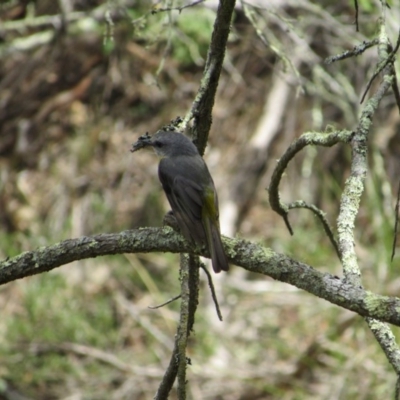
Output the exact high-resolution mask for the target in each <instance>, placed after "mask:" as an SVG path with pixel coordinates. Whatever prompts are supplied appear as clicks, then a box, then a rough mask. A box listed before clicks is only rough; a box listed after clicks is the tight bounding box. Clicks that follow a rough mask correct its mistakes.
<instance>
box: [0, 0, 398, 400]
mask: <svg viewBox="0 0 400 400" xmlns="http://www.w3.org/2000/svg"><path fill="white" fill-rule="evenodd" d="M188 3H189V2H183V1H172V0H171V1H164V2H161V3H158V4H156V3H155V2H154V3H152V2H150V1H147V0H143V1H139V0H137V1H134V0H131V1H130V0H119V1H101V0H59V1H54V0H3V1H2V2H1V3H0V258H2V259H3V258H6V257H8V256H13V255H16V254H19V253H20V252H22V251H25V250H30V249H34V248H36V247H38V246H43V245H50V244H53V243H55V242H57V241H60V240H64V239H67V238H71V237H77V236H80V235H91V234H96V233H101V232H113V231H120V230H123V229H131V228H136V227H140V226H148V225H153V226H160V225H161V223H162V218H163V215H164V213H165V212H166V211H167V209H168V206H167V202H166V200H165V198H164V195H163V193H162V190H161V188H160V184H159V182H158V179H157V160H156V159H155V157H154V156H153V155H152V154H151V153H145V152H143V153H140V154H135V155H132V154H130V153H129V148H130V144H131V143H132V142H134V141H135V140H136V139H137V137H138V136H139V135H141V134H143V133H145V132H146V131H149V132H150V133H152V132H154V131H156V130H157V129H159V128H160V127H161V126H162V125H164V124H166V123H168V122H169V121H170V120H171V119H174V118H175V117H176V116H177V115H181V116H182V115H184V114H185V113H186V111H187V110H188V109H189V108H190V106H191V103H192V101H193V99H194V96H195V94H196V91H197V89H198V85H199V82H200V79H201V74H202V69H203V66H204V61H205V57H206V52H207V47H208V43H209V40H210V35H211V32H212V26H213V21H214V17H215V7H216V4H217V3H216V2H215V1H211V0H210V1H207V2H204V3H201V4H199V5H197V6H196V7H190V8H185V9H184V10H183V11H182V12H181V13H179V12H178V11H172V12H163V11H162V10H161V9H162V8H168V7H179V6H182V5H184V4H188ZM358 3H359V8H360V9H359V26H360V31H359V32H356V29H355V25H354V20H355V10H354V2H353V1H350V0H340V1H331V0H324V1H308V0H302V1H292V0H282V1H278V0H276V1H273V2H267V1H263V0H258V1H255V0H254V1H252V2H249V3H247V4H250V5H247V8H246V7H243V4H241V3H239V4H238V8H237V10H236V12H235V16H234V20H233V27H232V34H231V36H230V40H229V46H228V49H227V54H226V60H225V64H224V69H223V72H222V76H221V80H220V84H219V89H218V96H217V99H216V104H215V107H214V114H213V125H212V129H211V133H210V141H209V146H208V148H207V151H206V155H205V158H206V161H207V163H208V165H209V167H210V170H211V173H212V174H213V176H214V180H215V182H216V186H217V188H218V191H219V197H220V203H221V209H222V210H225V208H226V207H227V204H229V202H232V201H236V200H237V204H239V203H240V212H239V217H238V218H237V219H235V221H232V220H230V221H226V220H222V231H223V232H226V233H229V234H232V235H238V236H240V237H244V238H246V239H250V240H255V241H258V242H261V243H263V244H265V245H266V246H269V247H272V248H273V249H274V250H276V251H280V252H285V253H287V254H290V255H291V256H293V257H294V258H296V259H299V260H302V261H305V262H307V263H310V264H311V265H313V266H315V267H316V268H318V269H320V270H324V271H329V272H330V273H334V274H338V275H340V274H341V267H340V263H339V261H338V260H337V258H336V256H335V253H334V251H333V249H332V248H331V247H330V244H329V241H328V240H327V238H326V237H325V235H324V233H323V231H322V229H321V226H320V225H319V224H318V222H317V221H316V220H315V219H314V218H313V217H312V215H311V214H310V213H309V212H307V211H294V212H291V214H290V219H291V222H292V225H293V227H294V230H295V234H294V236H293V237H290V235H289V233H288V232H287V231H286V229H285V226H284V223H283V221H282V220H281V219H280V218H279V217H278V216H276V215H274V214H273V213H272V212H271V210H270V208H269V206H268V200H267V193H266V191H265V188H266V187H267V186H268V183H269V178H270V175H271V172H272V169H273V167H274V165H275V162H276V159H277V158H279V157H280V156H281V155H282V153H283V152H284V150H285V149H286V148H287V147H288V145H289V144H290V143H291V141H293V140H294V139H295V138H296V137H298V136H300V135H301V134H302V133H303V132H305V131H310V130H330V129H334V128H338V129H340V128H345V129H353V128H354V127H355V125H356V123H357V116H358V115H359V112H360V110H361V107H362V106H360V98H361V95H362V93H363V91H364V90H365V87H366V84H367V82H368V79H369V78H370V77H371V75H372V73H373V71H374V68H375V62H376V59H377V56H376V49H374V48H373V49H370V50H368V51H367V52H365V53H364V54H362V55H360V56H359V57H358V58H356V59H355V58H352V59H348V60H345V61H342V62H339V63H335V64H332V65H329V66H327V65H324V63H323V60H324V58H325V57H327V56H330V55H334V54H338V53H341V52H343V51H345V50H349V49H352V48H353V47H354V46H355V45H357V44H359V43H361V42H362V41H363V40H371V39H373V38H374V37H375V35H376V33H377V24H376V21H377V19H378V17H379V15H380V8H379V2H378V1H370V0H363V1H361V0H360V1H359V2H358ZM393 3H394V2H393ZM250 20H251V21H252V22H250ZM399 21H400V6H399V4H398V3H395V4H391V9H390V10H388V13H387V28H388V32H389V36H390V37H391V38H392V41H393V42H395V41H396V37H397V32H398V29H399V26H398V25H399ZM256 28H257V29H256ZM257 32H258V33H257ZM279 85H282V86H279ZM273 89H276V90H273ZM372 90H373V88H372ZM274 96H276V97H274ZM383 103H384V104H383V107H382V108H381V109H380V111H379V114H378V115H376V117H375V120H374V121H375V124H374V126H375V129H374V132H373V133H372V136H371V141H370V165H371V173H370V174H369V175H368V178H367V182H366V191H365V195H364V196H363V203H362V205H361V210H360V213H359V217H358V219H357V224H358V226H357V232H356V240H357V242H356V246H357V254H358V256H359V262H360V266H361V269H362V273H363V283H364V285H365V286H366V288H368V289H371V290H373V291H375V292H378V293H381V294H385V295H390V296H398V295H399V289H400V279H399V274H398V271H399V267H400V262H399V257H398V256H397V257H396V258H395V259H394V261H393V262H392V263H391V262H390V253H391V245H392V240H393V225H394V196H393V193H395V192H396V190H397V189H396V188H397V185H398V180H399V171H400V129H399V127H400V119H399V116H398V110H397V108H396V105H395V101H394V98H393V96H387V98H385V100H384V102H383ZM271 104H272V107H271ZM274 104H276V105H277V106H276V107H274ZM268 105H269V106H268ZM274 117H276V118H277V121H276V124H275V125H276V126H275V128H271V119H272V120H273V119H274ZM266 121H267V122H266ZM265 124H266V125H265ZM268 124H270V125H268ZM256 132H261V136H262V134H263V132H270V133H272V134H271V137H270V138H269V139H268V140H267V141H268V145H265V142H264V145H265V148H264V150H265V154H263V159H264V160H266V163H265V165H262V167H260V168H253V170H254V174H257V175H258V178H257V180H256V181H255V182H256V183H255V184H254V187H253V189H254V191H253V192H252V194H251V196H250V195H249V196H248V197H247V198H244V199H243V198H238V195H237V193H240V190H241V186H240V185H239V187H236V189H235V193H236V195H235V196H236V197H235V196H232V188H235V185H236V186H238V184H237V182H238V177H239V176H240V174H241V173H242V172H243V169H244V168H246V167H248V163H246V162H245V154H246V152H248V149H249V148H250V147H251V146H254V143H256V142H257V141H256V140H255V139H254V138H255V133H256ZM349 160H350V151H349V148H348V147H345V146H336V147H334V148H330V149H319V148H317V149H315V148H309V149H306V150H305V151H304V152H303V153H302V154H300V155H299V156H298V157H296V159H295V160H294V162H293V163H292V164H291V165H290V166H289V169H288V171H287V174H286V176H285V179H284V181H283V183H282V187H281V192H282V196H283V198H284V199H286V200H295V199H300V198H301V199H304V200H306V201H309V202H313V203H315V204H317V205H318V206H319V207H321V208H323V209H324V210H325V211H326V212H327V214H328V218H329V220H330V221H331V223H332V224H333V225H334V224H335V218H336V215H337V211H338V206H339V200H340V195H341V188H342V187H343V182H344V180H345V179H346V176H347V175H348V169H349ZM250 167H251V166H250ZM251 182H253V181H251ZM221 214H224V215H226V214H225V213H221ZM225 224H226V225H227V226H228V225H229V226H234V231H233V232H231V230H230V229H227V230H228V232H227V231H226V230H225V229H224V226H225ZM216 285H217V292H218V294H219V299H220V302H221V307H222V312H223V315H224V321H223V322H222V323H221V322H219V321H218V320H217V317H216V314H215V310H214V308H213V305H212V303H211V300H210V294H209V292H208V289H207V284H206V283H205V282H204V286H203V289H202V292H201V298H200V306H199V309H198V314H197V319H196V325H195V334H194V335H193V336H192V337H191V342H190V343H191V344H190V357H191V366H190V367H189V371H188V378H189V390H190V396H191V398H193V399H224V400H225V399H226V400H228V399H232V400H236V399H243V400H245V399H287V400H289V399H384V398H389V396H392V394H393V390H394V385H395V381H396V376H395V374H394V372H393V371H392V369H391V367H390V365H389V364H388V362H387V360H386V359H385V357H384V355H383V354H382V351H381V350H380V348H379V346H378V344H377V343H376V342H375V340H374V339H373V337H372V334H371V333H370V332H369V330H368V329H367V327H366V324H365V323H364V322H363V320H362V319H361V318H360V317H358V316H356V315H354V314H352V313H350V312H348V311H345V310H342V309H339V308H338V307H336V306H332V305H331V304H329V303H327V302H325V301H322V300H319V299H315V298H314V297H312V296H311V295H309V294H307V293H303V292H301V291H299V290H297V289H296V288H293V287H290V286H289V285H285V284H281V283H279V282H274V281H272V280H269V279H266V278H265V277H259V276H257V275H252V274H248V273H245V272H243V271H241V270H239V269H238V268H235V267H234V266H233V267H232V269H231V272H230V273H229V274H223V275H222V274H221V276H218V277H217V278H216ZM178 291H179V282H178V257H177V256H175V255H170V254H147V255H125V256H115V257H104V258H98V259H95V260H83V261H81V262H76V263H73V264H70V265H67V266H64V267H62V268H59V269H57V270H55V271H52V272H51V273H46V274H43V275H39V276H34V277H30V278H28V279H24V280H21V281H16V282H13V283H10V284H7V285H4V286H2V287H0V307H1V311H2V312H1V318H0V399H10V400H24V399H49V400H50V399H70V400H72V399H74V400H75V399H76V400H78V399H85V400H86V399H96V400H97V399H98V400H100V399H115V400H120V399H150V398H152V397H153V395H154V393H155V391H156V388H157V386H158V384H159V382H160V379H161V376H162V375H163V373H164V370H165V368H166V366H167V364H168V362H169V357H170V353H171V349H172V347H173V340H174V334H175V328H176V322H177V319H178V310H179V308H178V304H177V303H172V304H170V305H168V306H167V307H164V308H161V309H158V310H151V309H149V308H148V306H152V305H157V304H159V303H162V302H163V301H165V300H167V299H168V298H170V297H173V296H175V295H177V294H178ZM398 333H399V331H398V329H397V328H395V334H398ZM173 396H174V395H173ZM173 396H172V397H171V398H174V397H173Z"/></svg>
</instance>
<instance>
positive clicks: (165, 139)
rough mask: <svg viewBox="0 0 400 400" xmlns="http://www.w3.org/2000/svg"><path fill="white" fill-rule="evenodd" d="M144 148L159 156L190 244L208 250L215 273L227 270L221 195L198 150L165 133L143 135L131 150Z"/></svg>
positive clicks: (169, 194)
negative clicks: (221, 217) (223, 242)
mask: <svg viewBox="0 0 400 400" xmlns="http://www.w3.org/2000/svg"><path fill="white" fill-rule="evenodd" d="M145 147H152V148H153V149H154V151H155V153H156V154H157V155H158V156H159V157H160V162H159V165H158V177H159V180H160V182H161V185H162V187H163V189H164V192H165V194H166V196H167V199H168V202H169V204H170V206H171V208H172V213H173V216H174V217H175V219H176V222H177V225H178V226H179V229H180V231H181V233H182V235H183V236H184V237H185V239H186V240H187V241H189V242H190V243H191V244H195V245H199V246H205V247H206V248H207V249H208V251H209V253H210V256H211V260H212V266H213V270H214V272H216V273H219V272H221V271H228V270H229V264H228V259H227V256H226V253H225V250H224V247H223V245H222V240H221V232H220V225H219V207H218V195H217V191H216V189H215V185H214V181H213V179H212V177H211V174H210V172H209V170H208V167H207V165H206V163H205V162H204V160H203V158H202V157H201V155H200V153H199V151H198V149H197V147H196V146H195V145H194V143H193V142H192V141H191V140H190V139H189V138H188V137H187V136H185V135H184V134H182V133H180V132H176V131H165V130H161V131H158V132H157V133H156V134H155V135H153V136H152V137H151V136H149V135H148V134H147V133H146V135H143V136H141V137H140V138H139V139H138V141H137V142H136V143H134V144H133V145H132V149H131V151H132V152H134V151H137V150H139V149H142V148H145Z"/></svg>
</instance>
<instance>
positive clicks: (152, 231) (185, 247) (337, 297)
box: [0, 228, 400, 326]
mask: <svg viewBox="0 0 400 400" xmlns="http://www.w3.org/2000/svg"><path fill="white" fill-rule="evenodd" d="M223 241H224V245H225V250H226V253H227V255H228V259H229V261H230V263H232V264H235V265H237V266H240V267H242V268H244V269H246V270H248V271H251V272H255V273H258V274H262V275H266V276H270V277H272V278H273V279H276V280H279V281H281V282H286V283H289V284H291V285H294V286H296V287H298V288H300V289H303V290H306V291H307V292H309V293H311V294H314V295H315V296H318V297H320V298H322V299H325V300H327V301H329V302H331V303H333V304H336V305H338V306H341V307H344V308H346V309H348V310H351V311H354V312H356V313H358V314H360V315H362V316H366V317H371V318H375V319H378V320H381V321H384V322H389V323H391V324H394V325H397V326H400V299H399V298H397V297H387V296H381V295H379V294H375V293H372V292H369V291H367V290H365V289H363V288H362V287H361V286H357V285H352V284H351V283H349V282H348V281H347V280H345V279H341V278H339V277H337V276H334V275H331V274H327V273H322V272H319V271H318V270H317V269H315V268H313V267H311V266H309V265H307V264H304V263H301V262H299V261H296V260H293V259H291V258H290V257H288V256H286V255H284V254H279V253H275V252H274V251H272V250H271V249H268V248H265V247H263V246H261V245H258V244H255V243H252V242H249V241H246V240H239V239H228V238H224V240H223ZM155 251H161V252H172V253H182V252H192V253H194V254H197V255H202V256H205V257H208V256H209V254H207V253H206V252H205V250H202V249H198V248H193V249H192V248H191V247H190V245H189V244H188V243H187V242H186V241H185V240H184V239H183V238H182V237H181V236H180V235H179V234H177V233H176V232H174V231H173V230H172V229H171V228H143V229H137V230H130V231H124V232H121V233H110V234H101V235H96V236H89V237H81V238H77V239H69V240H65V241H64V242H60V243H57V244H55V245H53V246H48V247H41V248H39V249H37V250H34V251H28V252H25V253H22V254H20V255H19V256H16V257H13V258H10V259H8V260H5V261H2V262H0V284H4V283H7V282H11V281H13V280H16V279H19V278H24V277H27V276H29V275H34V274H39V273H41V272H45V271H50V270H52V269H54V268H57V267H60V266H61V265H64V264H68V263H70V262H72V261H76V260H82V259H85V258H93V257H98V256H104V255H111V254H123V253H148V252H155Z"/></svg>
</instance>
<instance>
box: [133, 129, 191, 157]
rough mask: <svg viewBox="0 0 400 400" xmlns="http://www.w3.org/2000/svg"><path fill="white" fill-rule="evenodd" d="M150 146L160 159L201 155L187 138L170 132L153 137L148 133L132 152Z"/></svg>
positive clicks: (139, 140) (160, 132) (158, 133)
mask: <svg viewBox="0 0 400 400" xmlns="http://www.w3.org/2000/svg"><path fill="white" fill-rule="evenodd" d="M150 146H151V147H153V149H154V151H155V152H156V153H157V155H158V156H160V157H177V156H195V155H198V154H199V152H198V150H197V147H196V146H195V145H194V144H193V142H192V141H191V140H190V139H189V138H188V137H187V136H185V135H183V134H182V133H178V132H169V131H159V132H157V133H156V134H155V135H154V136H153V137H151V136H149V134H148V133H146V135H143V136H141V137H140V138H139V139H138V140H137V142H136V143H134V144H133V145H132V148H131V151H132V152H134V151H137V150H140V149H143V148H145V147H150Z"/></svg>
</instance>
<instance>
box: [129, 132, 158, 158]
mask: <svg viewBox="0 0 400 400" xmlns="http://www.w3.org/2000/svg"><path fill="white" fill-rule="evenodd" d="M149 146H153V142H152V141H151V136H150V135H149V134H148V132H146V134H145V135H142V136H140V138H139V139H138V140H137V141H136V142H135V143H133V144H132V148H131V152H132V153H133V152H135V151H138V150H140V149H143V148H144V147H149Z"/></svg>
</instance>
